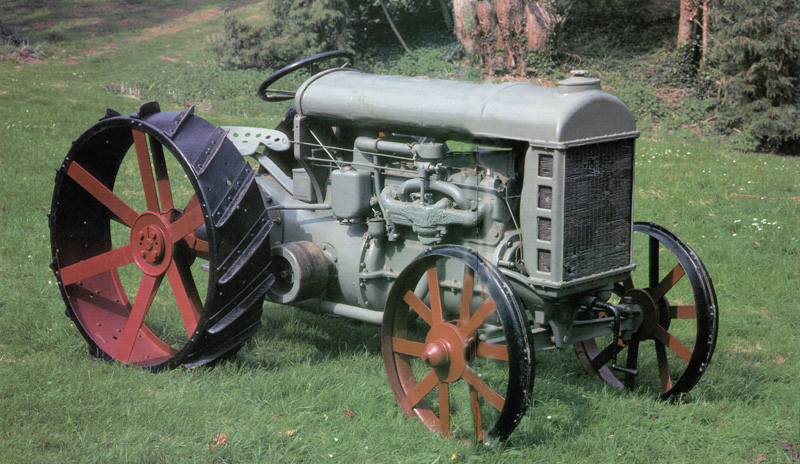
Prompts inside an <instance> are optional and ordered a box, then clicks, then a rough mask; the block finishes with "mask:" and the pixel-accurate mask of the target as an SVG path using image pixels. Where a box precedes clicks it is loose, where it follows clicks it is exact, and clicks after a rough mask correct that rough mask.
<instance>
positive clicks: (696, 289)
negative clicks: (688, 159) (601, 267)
mask: <svg viewBox="0 0 800 464" xmlns="http://www.w3.org/2000/svg"><path fill="white" fill-rule="evenodd" d="M633 230H634V232H637V233H635V234H634V244H633V253H634V260H635V261H636V262H637V263H638V264H639V268H638V269H637V270H636V271H634V272H633V273H632V275H631V276H629V277H627V278H626V279H624V280H623V281H621V282H619V283H617V284H616V285H615V286H614V294H615V295H616V298H617V299H616V300H615V301H612V303H613V302H616V301H619V300H620V299H622V298H628V299H629V300H631V301H632V302H634V303H635V304H637V305H639V306H640V307H641V308H642V309H643V312H644V319H643V321H642V323H641V324H640V326H639V328H638V329H637V331H636V332H635V333H634V334H633V335H632V337H631V339H630V340H627V341H623V340H622V339H619V340H614V339H613V338H614V337H613V336H606V337H601V338H598V339H592V340H587V341H584V342H580V343H577V344H575V351H576V352H577V355H578V359H579V360H580V361H581V364H583V366H584V368H586V370H587V371H588V372H589V374H590V375H591V376H592V377H594V378H596V379H598V380H601V381H604V382H606V383H608V384H610V385H612V386H614V387H616V388H628V389H633V388H634V387H635V386H636V385H637V384H639V385H642V386H650V387H653V388H654V389H658V390H659V391H660V394H661V397H662V398H665V399H666V398H669V397H672V396H675V395H678V394H680V393H685V392H688V391H689V390H691V389H692V387H694V385H695V384H696V383H697V381H698V380H699V379H700V377H701V376H702V375H703V373H704V372H705V371H706V368H707V367H708V364H709V362H710V361H711V355H712V354H713V353H714V347H715V346H716V342H717V326H718V323H719V310H718V306H717V296H716V293H715V292H714V286H713V284H712V282H711V277H709V275H708V272H707V271H706V268H705V266H704V265H703V262H702V261H701V260H700V258H699V257H698V256H697V254H695V252H694V250H692V249H691V248H690V247H689V245H687V244H686V243H684V242H683V241H682V240H681V239H679V238H678V237H677V236H675V235H674V234H673V233H672V232H670V231H668V230H667V229H665V228H664V227H662V226H660V225H658V224H654V223H649V222H636V223H635V224H634V226H633ZM599 316H605V314H600V315H599ZM618 355H619V356H621V357H622V358H623V359H625V364H624V366H621V368H617V369H615V368H614V367H613V366H612V365H611V364H613V363H612V362H611V361H612V360H613V359H614V358H615V357H617V356H618Z"/></svg>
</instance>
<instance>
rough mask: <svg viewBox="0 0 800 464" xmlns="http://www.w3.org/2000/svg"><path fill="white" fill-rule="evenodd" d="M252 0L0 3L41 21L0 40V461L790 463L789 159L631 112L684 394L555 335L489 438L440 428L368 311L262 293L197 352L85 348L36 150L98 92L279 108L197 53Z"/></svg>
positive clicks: (798, 373)
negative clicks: (618, 381)
mask: <svg viewBox="0 0 800 464" xmlns="http://www.w3.org/2000/svg"><path fill="white" fill-rule="evenodd" d="M154 3H158V7H155V6H153V4H154ZM243 4H244V5H243ZM261 5H263V2H262V4H261ZM261 5H259V4H256V3H255V2H233V1H221V0H220V1H200V0H193V1H189V2H178V1H172V0H161V1H159V2H144V1H139V0H137V1H134V0H127V1H121V2H120V1H111V0H96V1H89V0H83V1H78V0H71V1H64V2H52V1H44V0H40V1H36V2H32V1H26V2H22V1H5V2H2V3H0V18H2V19H3V22H4V24H6V25H7V26H9V27H11V28H12V29H15V30H17V32H19V33H20V34H21V35H23V36H27V37H30V38H31V39H34V40H37V41H44V40H46V41H48V42H46V43H44V44H43V45H41V52H42V58H38V59H36V58H34V59H30V60H27V61H25V62H15V61H8V60H6V61H0V178H1V179H2V183H0V445H2V452H0V462H9V463H12V462H13V463H19V462H43V463H44V462H47V463H51V462H103V463H105V462H130V463H148V462H153V463H157V462H158V463H160V462H176V463H177V462H181V463H183V462H381V463H382V462H648V463H650V462H665V463H666V462H669V463H675V462H688V463H696V462H707V463H710V462H726V463H727V462H742V463H761V462H765V463H767V462H768V463H784V462H798V459H797V458H796V457H795V458H793V457H792V453H793V452H794V453H796V450H797V449H799V448H800V330H798V327H800V291H799V290H798V284H800V159H798V158H792V157H779V156H773V155H767V154H743V153H740V152H736V151H733V150H731V149H729V148H727V147H726V143H725V141H724V140H717V139H714V140H708V139H700V138H696V137H694V136H692V135H691V134H684V133H666V132H654V131H647V132H645V134H644V135H643V137H642V138H641V139H640V141H639V142H638V145H637V146H638V150H637V156H636V164H637V168H636V187H635V189H636V191H635V201H636V214H635V216H636V219H637V220H647V221H655V222H659V223H661V224H663V225H665V226H667V227H669V228H670V229H671V230H673V231H674V232H675V233H676V234H677V235H679V236H680V237H681V238H683V239H684V240H685V241H687V242H688V243H689V244H691V245H692V247H693V248H694V249H695V251H697V253H698V254H699V255H700V257H701V258H702V259H703V261H704V262H705V264H706V267H707V268H708V270H709V272H710V274H711V276H712V278H713V280H714V284H715V286H716V291H717V295H718V297H719V304H720V308H721V315H720V330H719V339H718V344H717V348H716V352H715V355H714V358H713V360H712V364H711V365H710V367H709V370H708V372H707V373H706V374H705V375H704V376H703V378H702V379H701V381H700V383H699V384H698V386H697V387H695V389H694V390H693V391H692V393H691V398H690V399H688V401H686V402H684V403H681V404H673V403H665V402H662V401H659V400H657V399H656V398H655V397H654V396H653V395H652V394H650V393H647V392H643V391H634V392H618V391H615V390H612V389H610V388H608V387H606V386H604V385H601V384H598V383H595V382H594V381H592V380H591V379H590V378H589V377H588V375H586V374H585V373H584V372H583V369H582V368H581V366H580V364H579V362H578V361H577V359H576V358H575V354H574V353H573V352H572V351H571V350H567V351H563V352H545V353H539V354H537V361H536V380H535V385H536V386H535V390H534V395H533V398H534V402H533V405H532V406H531V408H530V409H529V411H528V414H527V416H526V417H525V418H524V419H523V421H522V423H521V424H520V426H519V427H518V428H517V430H516V431H515V432H514V434H513V435H512V436H511V438H510V439H509V440H508V442H507V443H505V444H504V445H503V446H497V447H495V448H492V449H484V448H482V447H476V446H474V445H470V444H465V443H460V442H457V441H454V440H448V439H442V438H438V437H436V436H434V435H432V434H430V433H428V432H427V431H426V429H425V428H424V427H423V426H421V425H420V424H418V423H414V422H412V421H408V420H406V419H405V418H404V416H403V414H402V412H401V410H400V408H399V407H398V406H397V404H396V402H395V400H394V397H393V396H392V393H391V391H390V390H389V386H388V383H387V381H386V376H385V374H384V371H383V365H382V361H381V357H380V338H379V329H378V328H377V327H374V326H369V325H364V324H360V323H356V322H351V321H347V320H344V319H336V318H332V317H323V316H317V315H312V314H309V313H304V312H299V311H297V310H294V309H291V308H286V307H282V306H277V305H271V304H267V306H266V307H265V311H264V316H263V328H262V329H261V331H259V332H258V333H257V334H256V335H255V336H254V337H253V339H252V340H251V341H250V342H248V343H247V344H246V345H245V347H244V348H243V349H242V350H241V351H240V352H239V355H238V357H237V358H236V360H234V361H233V362H229V363H224V364H221V365H219V366H217V367H215V368H198V369H194V370H182V369H179V370H175V371H170V372H165V373H160V374H150V373H147V372H144V371H142V370H139V369H135V368H127V367H124V366H122V365H118V364H110V363H106V362H103V361H101V360H98V359H96V358H93V357H91V356H89V354H88V353H87V350H86V345H85V342H84V341H83V339H82V338H81V337H80V335H79V333H78V330H77V329H76V328H75V327H74V326H73V325H72V323H71V322H70V321H69V320H68V319H67V318H66V317H64V312H63V311H64V304H63V302H62V300H61V296H60V294H59V290H58V287H57V285H56V283H55V279H54V278H53V274H52V272H51V271H50V269H49V268H48V265H49V262H50V259H51V256H50V242H49V230H48V225H47V213H48V212H49V210H50V201H51V196H52V186H53V177H54V174H55V172H54V170H55V169H57V168H58V167H59V166H60V163H61V162H62V160H63V158H64V156H65V154H66V153H67V151H68V150H69V147H70V142H71V140H73V139H75V138H77V136H78V135H79V134H81V133H82V132H83V131H84V130H86V129H87V128H88V127H89V126H91V125H92V124H93V123H94V122H96V121H97V120H98V119H99V118H100V117H101V116H102V115H103V114H104V110H105V108H107V107H110V108H114V109H116V110H117V111H119V112H120V113H123V114H129V113H133V112H135V111H136V109H137V108H138V106H139V105H140V104H141V103H143V102H145V101H147V100H149V99H153V98H158V100H159V101H160V102H161V104H162V105H161V106H162V109H163V110H175V109H179V108H181V107H182V106H183V105H184V104H186V103H193V104H196V105H197V107H198V109H199V111H198V112H199V114H200V116H201V117H203V118H205V119H208V120H209V121H211V122H212V123H214V124H218V125H225V124H236V125H250V126H261V127H272V126H274V125H275V123H276V122H277V119H278V118H279V116H280V115H281V114H282V112H283V109H284V107H282V106H281V105H269V104H266V103H262V102H260V101H256V100H255V99H254V98H253V97H252V95H253V94H254V92H255V88H256V86H257V85H258V84H259V83H260V81H261V79H263V77H264V76H263V75H261V74H260V73H257V72H245V71H242V72H231V71H221V70H218V69H216V68H215V67H214V66H213V65H212V64H210V61H211V60H213V59H214V56H213V55H212V54H211V53H210V52H209V51H208V50H207V48H208V43H209V37H211V36H212V35H213V34H217V33H219V32H220V31H221V30H222V14H223V10H224V9H225V8H235V9H238V10H239V11H240V13H241V14H243V15H255V14H257V12H258V8H259V7H260V6H261Z"/></svg>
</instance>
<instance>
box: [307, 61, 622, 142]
mask: <svg viewBox="0 0 800 464" xmlns="http://www.w3.org/2000/svg"><path fill="white" fill-rule="evenodd" d="M295 102H296V108H297V112H298V114H300V115H302V116H310V117H316V118H323V119H332V120H338V121H341V120H347V121H348V123H349V124H354V125H357V126H359V127H363V128H377V129H379V130H383V129H389V130H392V131H395V132H401V133H403V132H404V131H405V132H407V133H414V134H420V135H429V136H437V137H443V138H445V139H448V138H452V139H456V140H472V141H482V142H492V141H494V142H495V143H502V142H508V141H511V140H516V141H525V142H529V143H531V144H533V145H537V146H541V147H548V148H566V147H569V146H574V145H582V144H586V143H596V142H600V141H603V140H615V139H619V138H630V137H636V136H637V135H638V133H637V132H636V123H635V121H634V118H633V115H632V114H631V112H630V111H629V110H628V108H627V107H626V106H625V104H624V103H622V101H620V100H619V99H618V98H616V97H614V96H612V95H609V94H607V93H605V92H602V91H601V90H599V81H598V80H597V79H591V78H585V77H572V78H570V79H567V80H565V81H562V82H561V83H560V84H559V87H557V88H547V87H539V86H536V85H532V84H529V83H519V82H509V83H505V84H473V83H467V82H455V81H446V80H439V79H429V78H426V77H402V76H383V75H375V74H366V73H362V72H358V71H355V70H352V69H334V70H330V71H328V72H324V73H320V74H318V75H316V76H314V77H312V78H311V79H309V80H308V81H306V82H305V83H304V84H303V86H302V87H300V89H299V90H298V91H297V96H296V97H295Z"/></svg>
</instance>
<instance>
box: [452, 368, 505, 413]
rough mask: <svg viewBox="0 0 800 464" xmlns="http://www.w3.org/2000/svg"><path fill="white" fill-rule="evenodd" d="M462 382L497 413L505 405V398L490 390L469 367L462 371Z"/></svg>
mask: <svg viewBox="0 0 800 464" xmlns="http://www.w3.org/2000/svg"><path fill="white" fill-rule="evenodd" d="M463 375H464V380H466V381H467V383H468V384H470V385H471V386H472V388H474V389H475V390H477V391H478V393H480V395H481V396H482V397H483V399H485V400H486V401H487V402H488V403H489V404H491V405H492V406H494V408H495V409H497V410H498V411H502V410H503V406H504V405H505V404H506V400H505V398H503V397H502V396H501V395H500V394H499V393H497V392H496V391H494V390H492V389H491V388H490V387H489V386H488V385H486V383H485V382H484V381H483V379H481V378H480V377H478V374H476V373H475V371H473V370H472V368H470V367H469V366H467V367H466V369H464V374H463Z"/></svg>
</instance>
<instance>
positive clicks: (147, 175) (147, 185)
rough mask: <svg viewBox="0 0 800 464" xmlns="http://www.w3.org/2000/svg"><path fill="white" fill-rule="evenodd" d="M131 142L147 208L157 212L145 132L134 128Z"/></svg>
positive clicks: (156, 196)
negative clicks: (134, 150) (137, 163)
mask: <svg viewBox="0 0 800 464" xmlns="http://www.w3.org/2000/svg"><path fill="white" fill-rule="evenodd" d="M133 144H134V146H135V148H136V159H137V160H138V161H139V174H140V175H141V178H142V191H143V192H144V197H145V201H146V202H147V210H148V211H152V212H154V213H159V212H160V211H159V207H158V193H157V192H156V183H155V181H154V180H153V168H152V167H151V166H150V151H149V150H148V149H147V136H146V135H145V133H144V132H139V131H137V130H134V131H133Z"/></svg>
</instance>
